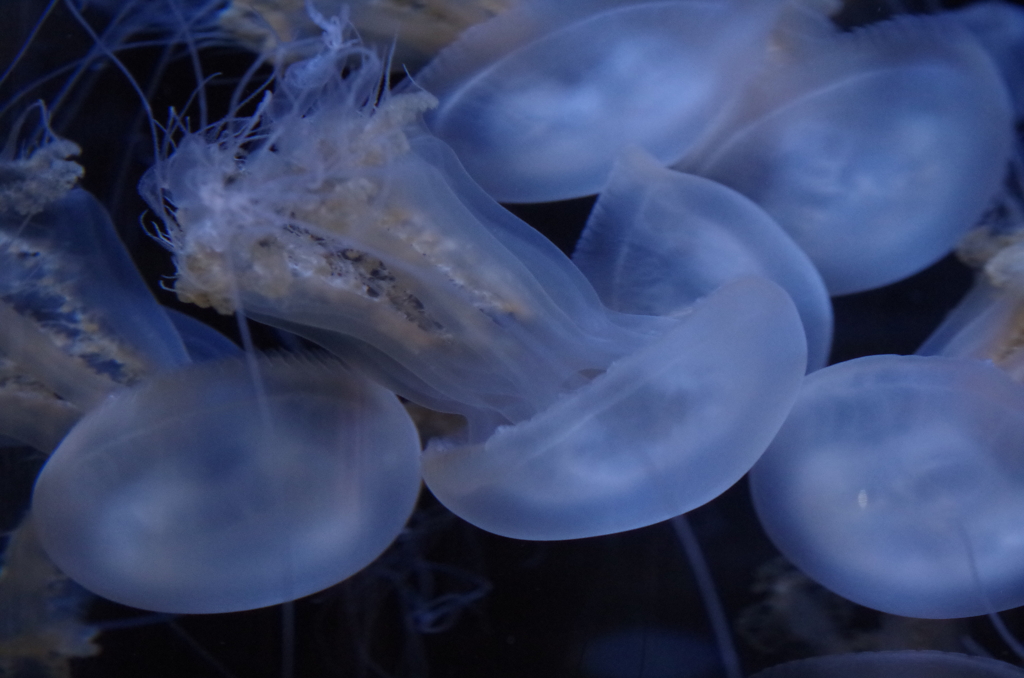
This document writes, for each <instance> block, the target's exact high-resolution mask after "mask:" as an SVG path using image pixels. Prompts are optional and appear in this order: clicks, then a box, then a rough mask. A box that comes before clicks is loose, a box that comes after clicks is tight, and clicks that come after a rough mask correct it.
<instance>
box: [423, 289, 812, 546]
mask: <svg viewBox="0 0 1024 678" xmlns="http://www.w3.org/2000/svg"><path fill="white" fill-rule="evenodd" d="M806 357H807V354H806V344H805V341H804V336H803V332H802V329H801V325H800V322H799V317H798V316H797V313H796V309H795V307H794V305H793V302H792V300H791V299H790V298H789V296H788V295H787V294H786V293H785V292H783V291H782V289H781V288H779V287H778V286H777V285H775V284H774V283H772V282H770V281H768V280H767V279H764V278H743V279H740V280H737V281H735V282H732V283H729V284H726V285H724V286H723V287H722V288H720V289H719V290H717V291H715V292H713V293H711V294H710V295H709V296H708V297H706V298H705V299H703V300H701V301H699V302H697V303H696V304H695V305H694V306H693V307H692V308H691V309H690V312H689V313H688V314H685V315H683V317H681V318H680V319H679V320H678V321H677V323H676V325H675V327H673V328H672V329H670V330H669V331H667V332H666V333H665V334H663V335H662V336H661V337H659V338H658V339H657V340H656V341H654V342H652V343H650V344H648V345H647V346H645V347H644V348H642V349H640V350H639V351H637V352H636V353H633V354H631V355H629V356H627V357H625V358H623V359H621V360H619V361H617V362H614V363H612V364H611V365H610V366H609V367H608V370H607V371H606V372H605V373H604V374H602V375H600V376H598V377H597V378H595V379H594V380H593V381H591V382H590V383H589V384H587V385H585V386H583V387H581V388H580V389H578V390H577V391H575V392H574V393H572V394H571V395H568V396H563V398H561V399H560V400H559V401H557V402H556V403H555V404H554V405H552V406H551V407H550V408H549V409H547V410H546V411H544V412H543V413H541V414H540V415H538V416H536V417H534V418H533V419H530V420H528V421H525V422H522V423H520V424H517V425H514V426H508V427H504V428H501V429H499V430H498V431H497V432H496V433H495V434H494V435H493V436H492V437H491V438H490V439H488V440H487V441H486V442H485V443H483V444H482V445H463V446H452V445H450V444H448V445H446V444H443V443H442V444H435V445H434V446H432V447H430V448H428V449H427V451H426V453H425V456H424V460H423V477H424V480H425V481H426V483H427V486H428V487H429V488H430V490H431V491H432V492H433V493H434V495H435V496H437V497H438V498H439V499H440V500H441V501H442V502H443V503H444V504H445V505H446V506H448V507H449V508H450V509H451V510H452V511H453V512H454V513H456V514H457V515H459V516H460V517H462V518H464V519H466V520H468V521H469V522H471V523H473V524H474V525H477V526H478V527H482V528H483V529H485V530H488V531H490V532H494V533H496V534H501V535H505V536H509V537H515V538H518V539H535V540H550V539H571V538H579V537H589V536H596V535H603V534H611V533H614V532H622V531H625V530H629V529H634V528H637V527H641V526H644V525H651V524H653V523H656V522H660V521H662V520H667V519H669V518H672V517H673V516H677V515H679V514H682V513H685V512H687V511H690V510H691V509H694V508H696V507H698V506H701V505H703V504H705V503H707V502H708V501H710V500H711V499H713V498H715V497H717V496H718V495H719V494H721V493H722V492H724V491H725V490H726V489H728V488H729V487H730V486H731V485H733V484H734V483H735V482H736V481H738V480H739V479H740V477H742V476H743V475H744V474H745V473H746V472H747V471H748V470H749V469H750V467H751V466H752V465H753V464H754V462H755V461H757V459H758V457H759V456H760V455H761V453H762V452H763V451H764V449H765V447H766V445H767V444H768V442H769V441H770V440H771V438H772V437H773V436H774V434H775V432H776V431H777V430H778V428H779V426H780V425H781V424H782V421H783V420H784V419H785V418H786V415H787V413H788V412H789V408H790V405H791V403H792V400H793V398H794V397H795V394H796V392H797V389H798V387H799V384H800V380H801V375H802V373H803V370H804V367H805V366H806ZM768 391H771V393H772V397H771V399H769V400H768V401H765V400H764V399H763V398H762V396H763V395H764V393H766V392H768Z"/></svg>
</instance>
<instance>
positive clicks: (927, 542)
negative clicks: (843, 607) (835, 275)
mask: <svg viewBox="0 0 1024 678" xmlns="http://www.w3.org/2000/svg"><path fill="white" fill-rule="evenodd" d="M1022 439H1024V389H1022V387H1021V386H1020V385H1018V384H1016V383H1015V382H1013V381H1012V380H1011V379H1010V378H1009V377H1008V376H1007V375H1006V374H1005V373H1004V372H1002V371H1001V370H999V369H998V368H996V367H995V366H993V365H991V364H988V363H983V362H980V361H977V360H971V359H965V358H946V357H918V356H873V357H868V358H860V359H857V360H852V361H849V362H846V363H841V364H838V365H834V366H831V367H827V368H825V369H823V370H820V371H818V372H815V373H814V374H812V375H809V376H808V377H807V379H806V380H805V382H804V385H803V387H802V388H801V391H800V395H799V397H798V399H797V401H796V404H795V405H794V406H793V411H792V413H791V414H790V417H789V419H787V421H786V424H785V425H784V426H783V427H782V429H781V431H780V432H779V435H778V437H776V439H775V440H774V441H773V442H772V444H771V446H770V447H769V448H768V451H767V452H765V455H764V456H763V457H762V458H761V460H760V461H759V462H758V463H757V465H756V466H755V467H754V469H753V471H752V472H751V489H752V492H753V496H754V503H755V506H756V508H757V513H758V516H759V517H760V518H761V522H762V524H763V525H764V528H765V530H766V531H767V533H768V535H769V536H770V537H771V538H772V541H774V542H775V544H776V545H777V546H778V547H779V549H780V550H781V551H782V552H783V553H784V554H785V555H786V557H787V558H789V559H790V560H791V561H792V562H793V563H795V564H796V565H797V566H798V567H799V568H800V569H801V570H803V571H804V572H806V573H807V574H808V575H810V576H811V577H812V578H814V579H815V580H817V581H818V582H820V583H822V584H824V585H825V586H827V587H828V588H830V589H832V590H833V591H835V592H837V593H839V594H840V595H842V596H844V597H846V598H848V599H850V600H852V601H854V602H856V603H859V604H861V605H865V606H867V607H872V608H875V609H878V610H882V611H885V612H889V613H892V614H898V615H903V616H909V617H926V618H951V617H966V616H973V615H981V614H985V613H988V612H991V611H998V610H1005V609H1009V608H1012V607H1017V606H1019V605H1022V604H1024V565H1022V564H1024V527H1022V525H1024V522H1022V516H1024V491H1022V490H1024V459H1022V458H1021V456H1020V454H1019V448H1020V441H1021V440H1022Z"/></svg>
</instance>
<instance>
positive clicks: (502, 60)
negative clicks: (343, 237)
mask: <svg viewBox="0 0 1024 678" xmlns="http://www.w3.org/2000/svg"><path fill="white" fill-rule="evenodd" d="M779 5H780V3H779V2H775V1H774V0H768V1H766V0H754V1H747V0H739V1H735V2H716V1H706V0H681V1H674V2H666V1H660V2H650V1H648V2H632V1H623V0H586V1H584V2H559V1H540V2H537V1H534V2H525V3H522V4H521V5H519V6H516V7H514V8H512V9H510V10H508V11H506V12H505V13H503V14H501V15H499V16H498V17H496V18H494V19H492V20H490V21H488V22H486V23H483V24H480V25H478V26H474V27H473V28H471V29H469V30H467V31H466V32H465V33H464V34H463V35H462V36H461V37H460V38H459V40H458V41H456V42H455V43H454V44H452V45H451V46H449V47H448V48H447V49H445V50H444V51H442V52H441V53H440V54H439V55H438V56H437V58H436V59H435V60H434V61H433V62H431V63H430V64H428V65H427V67H426V68H425V69H423V70H422V71H421V72H420V73H418V74H417V75H416V77H415V82H416V84H417V85H418V86H420V87H423V88H424V89H426V90H427V91H428V92H430V93H432V94H434V95H436V96H437V97H438V99H439V100H440V105H439V106H438V108H437V110H436V111H434V112H432V113H431V114H429V115H428V116H427V123H428V125H429V127H430V129H431V131H433V132H434V134H436V135H437V136H438V137H440V138H441V139H442V140H444V141H445V142H446V143H448V144H449V145H450V146H451V147H452V148H453V149H455V152H456V154H457V155H458V156H459V159H460V160H461V161H462V162H463V164H464V165H465V166H466V169H467V170H468V171H469V173H470V175H471V176H472V177H473V178H474V179H475V180H476V181H477V182H479V183H480V185H481V186H482V187H483V188H484V189H485V190H486V191H487V192H488V193H489V194H491V195H492V196H493V197H494V198H495V199H497V200H499V201H502V202H544V201H549V200H563V199H566V198H573V197H578V196H583V195H590V194H593V193H596V192H597V191H598V190H600V188H601V185H602V184H603V183H604V181H605V179H606V177H607V176H608V171H609V170H610V169H611V165H612V162H613V161H614V159H615V156H616V155H617V154H618V152H619V151H620V150H621V149H622V148H623V147H624V146H626V145H628V144H636V145H638V146H641V147H642V148H644V149H646V150H647V151H649V152H650V153H652V154H653V155H654V156H655V157H656V158H657V159H658V160H659V162H661V163H663V164H669V163H672V162H675V161H677V160H678V159H679V158H681V157H682V156H683V155H684V154H685V153H686V152H687V151H688V150H689V149H690V148H691V147H692V146H693V145H694V143H695V142H696V141H697V139H698V138H700V137H701V135H702V134H704V133H705V132H706V131H707V130H708V129H709V128H710V126H711V125H712V123H713V122H714V121H715V120H716V119H717V118H718V117H719V115H720V114H721V112H722V111H723V110H724V109H725V108H726V107H727V106H728V104H729V103H730V102H732V100H733V99H734V98H735V97H736V95H737V94H738V92H739V91H740V89H741V88H742V86H743V85H744V84H745V83H746V81H747V80H748V79H749V78H750V77H751V76H752V75H753V74H754V73H755V72H756V69H757V66H758V64H759V63H760V61H761V58H762V54H763V53H764V50H765V48H766V43H767V38H768V33H769V31H770V30H771V27H772V24H773V23H774V20H775V16H776V14H777V11H778V8H779Z"/></svg>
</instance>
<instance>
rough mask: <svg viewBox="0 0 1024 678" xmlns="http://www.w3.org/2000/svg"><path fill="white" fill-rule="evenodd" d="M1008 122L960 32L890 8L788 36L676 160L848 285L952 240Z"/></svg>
mask: <svg viewBox="0 0 1024 678" xmlns="http://www.w3.org/2000/svg"><path fill="white" fill-rule="evenodd" d="M1012 122H1013V114H1012V109H1011V105H1010V101H1009V97H1008V95H1007V92H1006V88H1005V86H1004V84H1003V82H1002V79H1001V77H1000V75H999V73H998V72H997V70H996V68H995V66H994V65H993V63H992V61H991V59H990V57H989V56H988V54H986V53H985V51H984V50H983V49H982V48H981V47H980V46H979V45H978V43H977V41H976V40H975V38H974V37H973V36H972V35H971V34H970V33H968V32H967V31H966V30H964V29H963V28H962V27H960V26H959V25H958V24H957V22H955V21H953V20H951V19H949V18H947V17H901V18H898V19H895V20H892V21H888V22H885V23H883V24H878V25H874V26H869V27H866V28H862V29H859V30H856V31H854V32H852V33H842V34H840V33H838V32H834V33H831V34H822V35H813V34H812V35H807V36H804V37H803V39H800V40H795V41H794V43H793V45H791V46H790V47H789V48H788V49H787V50H783V51H782V52H781V53H779V54H776V56H775V61H774V62H773V66H772V67H771V68H768V69H766V71H765V72H764V73H762V74H761V75H760V76H759V77H758V79H757V81H756V82H755V83H753V84H752V86H751V87H750V88H749V89H748V91H747V92H746V93H745V95H744V98H743V102H742V103H741V104H740V105H739V106H738V108H737V110H736V111H735V112H734V113H733V114H732V116H731V118H730V121H729V122H728V123H727V124H724V125H723V126H722V128H721V129H720V130H719V131H718V132H717V133H716V134H715V135H713V138H712V139H710V140H708V141H707V142H706V143H705V144H703V145H702V150H701V151H699V152H696V153H695V155H694V157H692V158H689V159H688V160H686V161H685V162H684V163H683V164H682V165H680V167H681V168H682V169H685V170H687V171H691V172H694V173H696V174H700V175H702V176H706V177H709V178H711V179H714V180H715V181H719V182H721V183H723V184H725V185H727V186H730V187H732V188H734V189H736V190H738V191H739V192H740V193H743V194H744V195H746V196H747V197H749V198H751V199H752V200H753V201H754V202H756V203H757V204H759V205H760V206H761V207H763V208H764V209H765V211H767V212H768V214H770V215H771V216H772V217H773V218H775V220H776V221H778V223H779V224H780V225H781V226H782V228H784V229H785V230H786V231H787V232H788V233H789V234H790V235H791V236H792V237H793V239H794V240H795V241H796V242H797V244H799V245H800V246H801V247H802V248H803V249H804V251H805V252H807V254H808V256H809V257H810V258H811V261H813V262H814V264H815V265H816V266H817V267H818V270H819V271H820V272H821V275H822V277H823V278H824V280H825V284H826V285H827V286H828V289H829V292H830V293H832V294H834V295H836V294H847V293H850V292H857V291H861V290H866V289H870V288H873V287H878V286H881V285H885V284H888V283H891V282H894V281H897V280H900V279H902V278H904V277H906V276H908V275H910V274H912V273H915V272H917V271H919V270H921V269H923V268H924V267H925V266H928V265H929V264H931V263H934V262H935V261H937V260H938V259H939V258H940V257H942V256H944V255H945V254H946V253H948V252H949V251H950V250H951V249H952V247H953V245H954V244H955V243H956V241H957V240H958V239H959V238H960V237H961V236H962V235H963V234H964V233H965V232H966V231H967V229H968V228H970V227H971V226H973V225H974V223H975V221H976V220H977V219H978V218H979V217H980V216H981V214H982V212H983V211H984V210H985V208H986V207H987V206H988V204H989V202H990V200H992V198H993V197H994V196H995V195H996V194H997V193H998V191H999V189H1000V188H1001V182H1002V179H1003V175H1004V172H1005V170H1006V164H1007V161H1008V160H1009V157H1010V154H1011V152H1012V130H1013V127H1012Z"/></svg>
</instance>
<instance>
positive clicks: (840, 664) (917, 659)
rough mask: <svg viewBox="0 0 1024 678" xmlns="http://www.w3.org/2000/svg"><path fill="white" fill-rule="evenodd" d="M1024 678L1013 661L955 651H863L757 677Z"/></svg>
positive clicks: (793, 664)
mask: <svg viewBox="0 0 1024 678" xmlns="http://www.w3.org/2000/svg"><path fill="white" fill-rule="evenodd" d="M864 676H872V678H1021V677H1022V676H1024V671H1022V670H1021V669H1019V668H1017V667H1016V666H1014V665H1013V664H1007V663H1006V662H1001V661H997V660H995V659H989V658H988V657H969V656H967V655H963V654H955V653H953V652H934V651H916V650H904V651H889V652H859V653H856V654H840V655H833V656H829V657H813V658H811V659H800V660H798V661H793V662H788V663H786V664H780V665H779V666H773V667H772V668H770V669H766V670H764V671H761V672H759V673H756V674H755V675H754V678H863V677H864Z"/></svg>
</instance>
